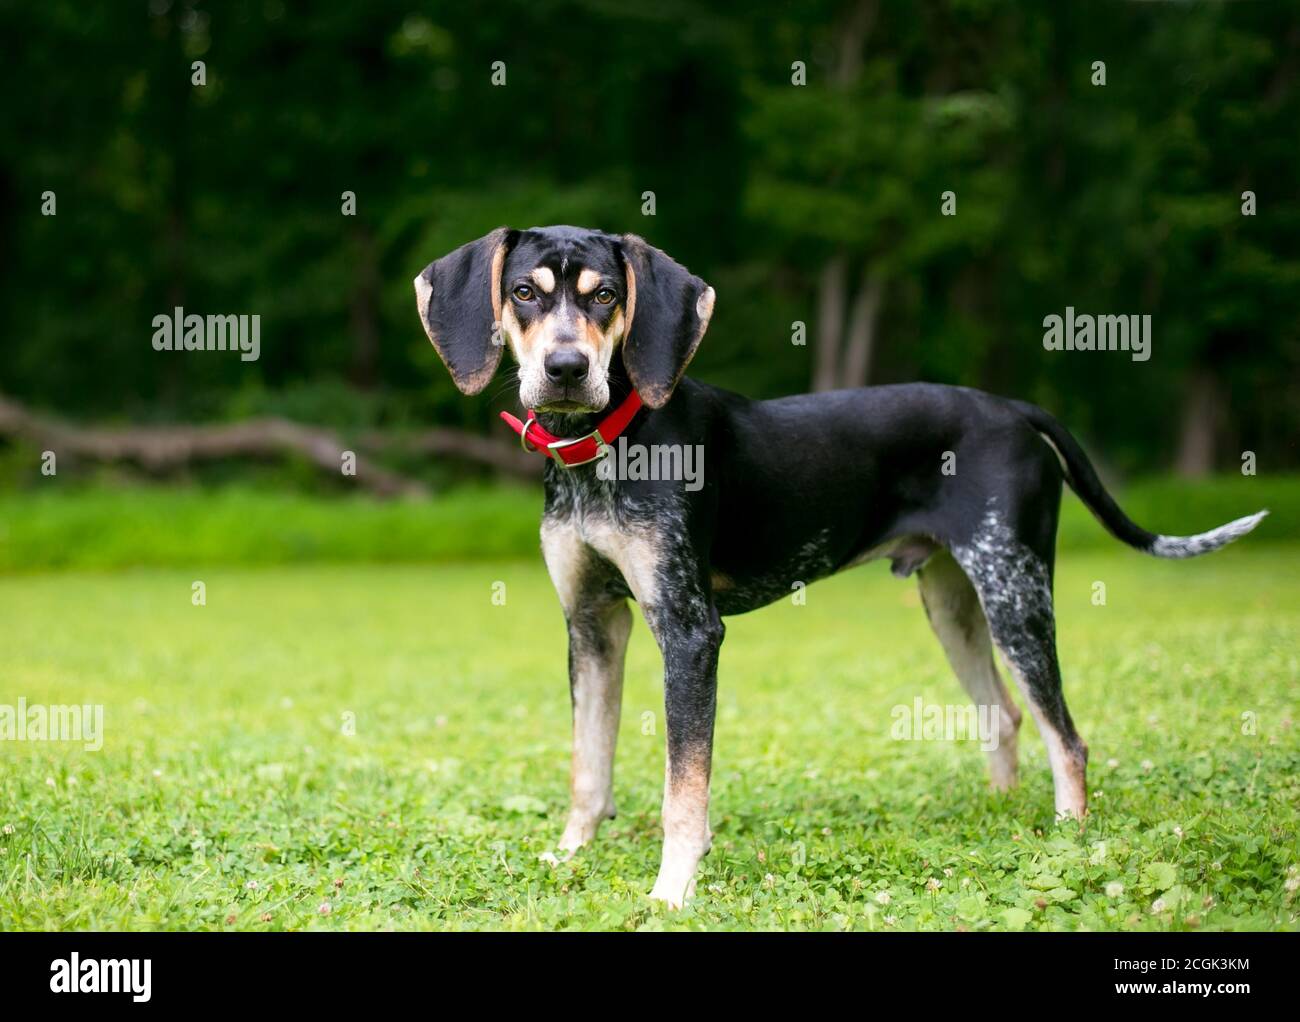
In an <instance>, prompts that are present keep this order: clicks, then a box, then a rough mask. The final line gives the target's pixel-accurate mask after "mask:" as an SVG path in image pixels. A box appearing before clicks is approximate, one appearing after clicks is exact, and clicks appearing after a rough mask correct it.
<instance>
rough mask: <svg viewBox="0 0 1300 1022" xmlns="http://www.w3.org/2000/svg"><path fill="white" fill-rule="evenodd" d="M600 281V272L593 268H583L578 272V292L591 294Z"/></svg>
mask: <svg viewBox="0 0 1300 1022" xmlns="http://www.w3.org/2000/svg"><path fill="white" fill-rule="evenodd" d="M599 283H600V274H599V273H597V272H596V271H595V270H583V271H582V272H581V273H579V274H578V294H580V295H586V294H591V292H592V291H595V290H596V286H597V285H598V284H599Z"/></svg>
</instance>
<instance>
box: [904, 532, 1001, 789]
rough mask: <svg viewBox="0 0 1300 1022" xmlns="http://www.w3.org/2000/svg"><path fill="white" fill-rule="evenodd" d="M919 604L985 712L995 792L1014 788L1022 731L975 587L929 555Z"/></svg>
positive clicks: (951, 564)
mask: <svg viewBox="0 0 1300 1022" xmlns="http://www.w3.org/2000/svg"><path fill="white" fill-rule="evenodd" d="M918 578H919V580H920V585H921V602H922V603H923V604H924V605H925V614H926V617H928V618H929V619H930V627H932V628H933V629H934V634H935V635H936V636H938V638H939V642H940V643H941V644H942V645H943V651H944V653H945V654H946V655H947V657H948V663H949V664H950V665H951V666H952V669H953V671H954V673H956V675H957V679H958V680H959V681H960V682H961V684H962V687H963V688H965V689H966V691H967V693H969V695H970V697H971V699H972V700H973V701H974V702H975V705H976V706H977V707H980V708H983V707H987V708H988V709H987V710H984V709H981V718H980V719H981V720H983V719H985V718H984V717H983V714H984V713H987V714H988V715H989V716H988V718H987V719H988V720H989V722H990V725H991V731H992V733H991V734H989V735H987V736H986V735H983V734H981V735H980V738H981V739H983V740H985V741H986V742H988V743H989V744H988V745H986V746H985V747H986V749H987V750H988V755H989V781H990V783H991V784H992V786H993V788H994V789H995V790H998V791H1004V790H1006V789H1007V788H1014V787H1015V785H1016V780H1017V771H1018V757H1017V749H1016V745H1017V743H1016V733H1017V731H1018V730H1019V729H1020V709H1019V707H1017V706H1016V704H1015V703H1014V702H1012V700H1011V694H1010V693H1009V692H1008V691H1007V687H1006V685H1004V684H1003V683H1002V678H1001V676H1000V675H999V674H998V669H997V666H996V665H995V664H994V662H993V644H992V642H991V641H990V639H989V628H988V622H987V621H985V619H984V611H983V609H982V608H981V607H980V602H979V597H978V596H977V595H976V593H975V587H974V586H972V585H971V583H970V579H968V578H967V577H966V574H965V572H963V571H962V569H961V567H960V566H959V565H958V564H957V562H956V561H954V560H953V558H952V555H951V554H950V553H948V552H947V551H946V550H942V551H940V552H939V553H937V554H935V555H934V556H932V557H931V558H930V559H929V560H928V561H926V563H925V565H924V567H922V568H921V571H920V575H919V576H918Z"/></svg>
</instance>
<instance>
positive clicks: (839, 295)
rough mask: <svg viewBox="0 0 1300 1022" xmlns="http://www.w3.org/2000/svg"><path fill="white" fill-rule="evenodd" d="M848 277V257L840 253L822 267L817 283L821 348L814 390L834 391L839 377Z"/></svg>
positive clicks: (815, 361) (816, 360) (816, 357)
mask: <svg viewBox="0 0 1300 1022" xmlns="http://www.w3.org/2000/svg"><path fill="white" fill-rule="evenodd" d="M847 276H848V260H847V259H845V257H844V256H842V255H837V256H835V257H834V258H832V259H830V260H829V261H828V262H827V263H826V265H825V266H823V267H822V272H821V279H820V280H819V281H818V282H817V342H816V343H817V351H816V352H815V353H814V355H813V379H812V386H813V390H834V389H835V386H836V380H837V378H838V376H839V364H840V338H841V335H842V334H843V333H844V290H845V279H846V278H847Z"/></svg>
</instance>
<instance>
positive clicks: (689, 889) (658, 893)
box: [650, 875, 695, 912]
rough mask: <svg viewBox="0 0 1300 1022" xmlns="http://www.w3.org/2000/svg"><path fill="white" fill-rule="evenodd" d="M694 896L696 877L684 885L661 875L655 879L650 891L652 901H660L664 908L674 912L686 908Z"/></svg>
mask: <svg viewBox="0 0 1300 1022" xmlns="http://www.w3.org/2000/svg"><path fill="white" fill-rule="evenodd" d="M693 897H695V878H694V877H692V878H691V879H690V880H689V881H687V882H686V884H685V885H683V884H681V883H680V882H672V881H670V880H668V878H666V877H664V876H662V875H661V876H660V877H659V879H658V880H656V881H655V885H654V889H653V890H651V891H650V900H651V901H657V902H660V903H661V904H662V905H663V906H664V908H666V909H668V910H670V911H673V912H676V911H678V910H679V909H682V908H685V906H686V903H687V902H688V901H690V900H691V898H693Z"/></svg>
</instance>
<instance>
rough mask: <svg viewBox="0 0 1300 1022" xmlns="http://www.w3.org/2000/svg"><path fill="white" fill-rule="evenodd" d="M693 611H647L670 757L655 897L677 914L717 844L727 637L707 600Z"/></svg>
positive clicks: (695, 600)
mask: <svg viewBox="0 0 1300 1022" xmlns="http://www.w3.org/2000/svg"><path fill="white" fill-rule="evenodd" d="M684 602H685V603H686V605H687V607H688V608H695V609H696V610H697V611H698V610H699V609H700V608H701V607H703V608H704V610H703V614H702V615H701V614H699V613H683V612H682V611H681V610H680V609H665V608H662V607H660V608H652V609H651V608H648V609H647V617H648V618H649V620H650V622H651V628H652V629H653V631H654V633H655V638H656V640H658V642H659V647H660V649H661V651H662V652H663V658H664V708H665V711H666V717H667V729H666V730H667V732H668V755H667V762H666V764H665V771H664V807H663V826H664V848H663V859H662V860H661V863H660V866H659V877H658V879H657V880H656V881H655V885H654V889H653V890H652V891H651V892H650V897H651V898H655V899H657V900H660V901H663V902H666V903H667V904H668V906H669V907H670V908H680V907H681V906H682V904H683V903H684V902H685V901H686V899H687V898H689V897H690V896H691V895H692V894H693V893H694V892H695V872H696V869H697V868H698V867H699V863H700V859H701V858H703V857H704V855H705V853H707V852H708V850H709V846H710V844H711V842H712V834H711V832H710V831H709V773H710V770H711V767H712V761H713V720H714V713H715V710H716V706H717V687H718V650H719V648H720V647H721V645H722V636H723V633H724V631H725V629H724V628H723V625H722V620H721V618H719V617H718V613H717V611H716V610H715V609H714V608H713V606H712V605H711V604H709V603H707V602H705V601H704V599H703V597H694V596H693V597H691V598H689V599H687V600H686V601H684Z"/></svg>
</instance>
